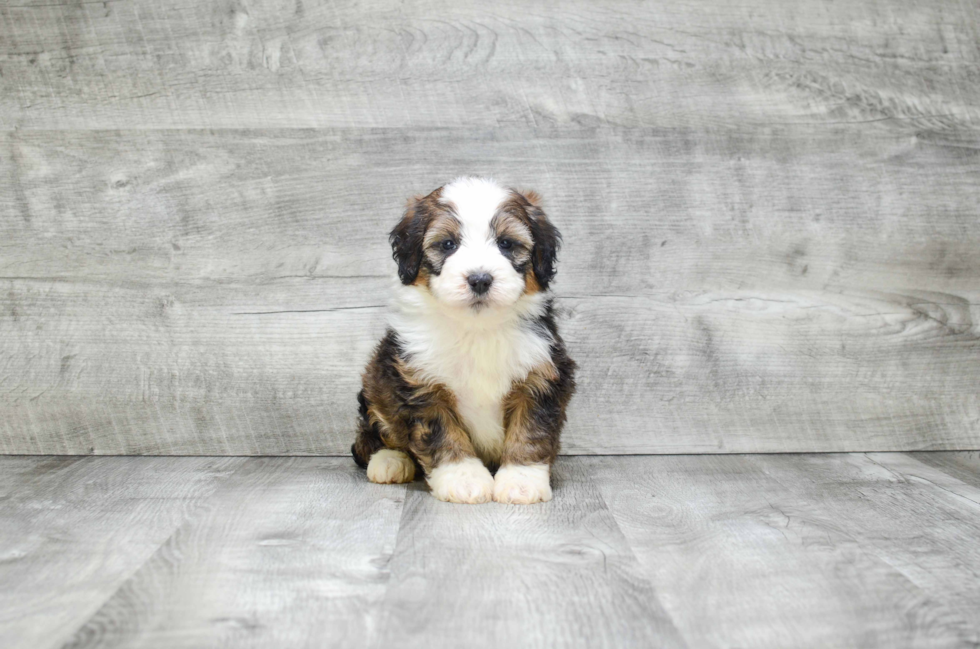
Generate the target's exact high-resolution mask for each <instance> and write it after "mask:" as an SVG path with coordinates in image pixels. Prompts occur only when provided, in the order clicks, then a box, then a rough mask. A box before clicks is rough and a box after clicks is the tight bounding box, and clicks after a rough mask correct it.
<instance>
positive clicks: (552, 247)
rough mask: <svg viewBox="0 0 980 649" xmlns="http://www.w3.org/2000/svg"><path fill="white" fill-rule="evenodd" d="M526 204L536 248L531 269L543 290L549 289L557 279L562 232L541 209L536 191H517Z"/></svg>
mask: <svg viewBox="0 0 980 649" xmlns="http://www.w3.org/2000/svg"><path fill="white" fill-rule="evenodd" d="M515 193H517V194H518V195H520V196H521V197H522V198H523V199H524V200H525V201H526V202H527V205H525V206H524V210H525V211H526V212H527V215H528V217H529V221H530V222H529V223H528V227H529V228H530V230H531V237H532V238H533V239H534V248H533V249H532V250H531V269H532V270H533V271H534V276H535V278H536V279H537V280H538V284H539V285H540V286H541V289H542V290H545V289H547V288H548V284H549V283H550V282H551V280H552V279H554V277H555V273H557V272H558V269H557V268H556V267H555V266H556V264H557V263H558V250H559V249H560V248H561V232H559V231H558V228H556V227H555V226H554V225H552V224H551V221H549V220H548V215H547V214H545V213H544V210H543V209H541V195H540V194H538V193H537V192H535V191H531V190H522V191H516V190H515Z"/></svg>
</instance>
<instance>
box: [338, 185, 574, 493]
mask: <svg viewBox="0 0 980 649" xmlns="http://www.w3.org/2000/svg"><path fill="white" fill-rule="evenodd" d="M389 240H390V242H391V247H392V250H393V256H394V258H395V261H397V262H398V277H399V279H400V280H401V284H400V285H399V286H398V288H397V289H396V295H395V297H394V300H393V304H392V309H391V313H390V317H389V326H388V330H387V332H386V333H385V336H384V338H383V339H382V340H381V342H380V343H379V344H378V347H377V349H376V350H375V352H374V356H373V357H372V359H371V361H370V362H369V363H368V366H367V369H366V370H365V371H364V376H363V389H362V390H361V392H360V394H358V395H357V398H358V401H359V403H360V418H359V420H358V431H357V441H355V442H354V445H353V446H352V447H351V452H352V453H353V455H354V460H355V461H356V462H357V463H358V464H359V465H360V466H361V467H364V468H366V469H367V476H368V479H370V480H371V481H372V482H378V483H399V482H409V481H411V480H413V479H414V478H415V468H416V466H419V467H421V468H422V470H423V471H424V472H425V477H426V480H427V481H428V483H429V487H430V488H431V490H432V494H433V495H434V496H435V497H436V498H438V499H439V500H446V501H450V502H456V503H484V502H488V501H489V500H490V499H491V498H492V499H493V500H496V501H497V502H502V503H515V504H530V503H536V502H542V501H546V500H550V499H551V464H552V462H554V460H555V456H556V455H557V453H558V437H559V435H560V433H561V429H562V426H563V425H564V423H565V408H566V406H567V405H568V401H569V399H570V398H571V396H572V393H573V392H574V390H575V378H574V374H575V363H574V362H573V361H572V359H570V358H569V357H568V354H567V353H566V352H565V344H564V342H562V339H561V336H559V335H558V330H557V328H556V326H555V316H554V312H553V310H552V297H551V295H550V294H549V293H548V285H549V283H550V282H551V280H552V278H553V277H554V276H555V263H556V257H557V253H558V247H559V244H560V242H561V235H560V234H559V232H558V230H557V229H556V228H555V226H553V225H552V224H551V223H550V222H549V221H548V217H547V216H545V213H544V211H543V210H542V209H541V207H540V198H539V196H538V195H537V194H535V193H533V192H517V191H515V190H513V189H506V188H504V187H501V186H499V185H498V184H496V183H495V182H493V181H491V180H485V179H481V178H459V179H457V180H454V181H453V182H451V183H449V184H447V185H444V186H443V187H440V188H439V189H437V190H435V191H434V192H432V193H431V194H429V195H428V196H424V197H415V198H413V199H412V200H411V201H410V202H409V206H408V209H407V210H406V212H405V216H404V218H402V220H401V222H400V223H399V224H398V225H397V226H395V229H394V230H392V232H391V236H390V238H389ZM498 467H499V468H498ZM492 469H496V476H494V475H493V474H491V470H492Z"/></svg>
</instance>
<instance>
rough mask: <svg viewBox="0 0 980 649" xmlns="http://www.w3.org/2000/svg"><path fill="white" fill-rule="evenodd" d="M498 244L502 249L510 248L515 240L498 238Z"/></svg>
mask: <svg viewBox="0 0 980 649" xmlns="http://www.w3.org/2000/svg"><path fill="white" fill-rule="evenodd" d="M497 245H498V246H500V249H501V250H510V249H511V248H513V247H514V242H513V241H511V240H510V239H507V238H503V239H497Z"/></svg>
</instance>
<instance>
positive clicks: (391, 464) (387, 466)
mask: <svg viewBox="0 0 980 649" xmlns="http://www.w3.org/2000/svg"><path fill="white" fill-rule="evenodd" d="M367 477H368V480H370V481H371V482H377V483H378V484H401V483H403V482H411V481H412V480H414V479H415V463H414V462H412V458H410V457H409V456H408V454H407V453H405V452H403V451H395V450H393V449H390V448H383V449H381V450H380V451H377V452H376V453H375V454H374V455H372V456H371V459H370V460H369V461H368V465H367Z"/></svg>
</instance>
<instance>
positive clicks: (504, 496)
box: [493, 464, 551, 505]
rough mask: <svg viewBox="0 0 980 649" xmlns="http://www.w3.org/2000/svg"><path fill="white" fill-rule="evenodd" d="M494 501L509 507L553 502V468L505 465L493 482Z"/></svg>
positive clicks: (533, 465) (541, 465) (538, 465)
mask: <svg viewBox="0 0 980 649" xmlns="http://www.w3.org/2000/svg"><path fill="white" fill-rule="evenodd" d="M493 499H494V500H496V501H497V502H498V503H507V504H509V505H531V504H533V503H543V502H547V501H549V500H551V467H550V466H548V465H547V464H529V465H521V464H505V465H504V466H502V467H500V469H499V470H498V471H497V477H495V478H494V480H493Z"/></svg>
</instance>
